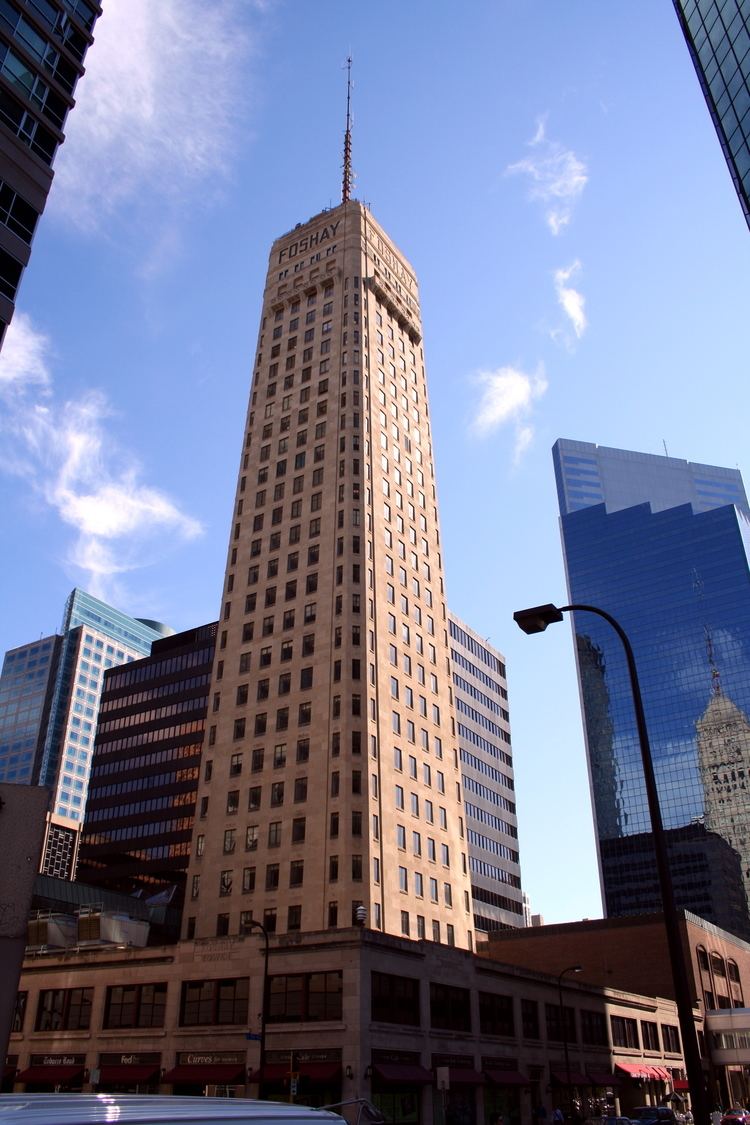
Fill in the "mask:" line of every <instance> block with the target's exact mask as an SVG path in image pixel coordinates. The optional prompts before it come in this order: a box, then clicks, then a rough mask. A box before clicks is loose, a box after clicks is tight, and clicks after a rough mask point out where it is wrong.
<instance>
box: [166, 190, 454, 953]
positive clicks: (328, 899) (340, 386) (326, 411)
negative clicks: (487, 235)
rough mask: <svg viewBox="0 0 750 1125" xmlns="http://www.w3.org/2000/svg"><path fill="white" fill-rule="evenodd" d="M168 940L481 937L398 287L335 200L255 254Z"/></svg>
mask: <svg viewBox="0 0 750 1125" xmlns="http://www.w3.org/2000/svg"><path fill="white" fill-rule="evenodd" d="M220 617H221V620H220V622H219V639H218V646H217V653H216V660H215V664H214V670H213V679H212V686H211V693H210V699H209V715H208V730H207V736H206V743H205V745H204V751H203V768H202V776H201V783H200V788H199V793H198V807H197V817H196V826H195V832H194V840H193V854H192V857H191V862H190V868H189V875H188V899H187V903H186V909H185V915H186V916H185V920H184V928H183V933H184V936H185V937H186V938H187V939H192V938H199V939H200V938H209V937H225V936H235V935H242V934H243V933H246V932H248V931H249V929H250V928H251V927H250V923H251V920H252V919H256V920H260V921H262V922H263V924H264V926H265V928H266V929H267V931H268V932H271V933H273V932H277V933H280V934H283V933H287V934H289V933H294V932H300V931H303V932H310V931H315V930H325V929H331V928H336V927H339V926H343V927H346V926H349V925H351V924H352V921H353V920H356V917H357V909H358V907H360V906H363V907H364V910H365V912H366V915H365V917H366V925H367V926H368V927H370V928H372V929H375V930H381V931H383V932H385V933H390V934H394V935H397V936H403V937H411V938H429V939H430V940H433V941H440V942H443V943H445V944H448V945H455V946H457V947H460V948H464V949H471V948H472V946H473V932H472V922H471V917H472V915H471V897H470V896H471V885H470V877H469V872H468V860H467V843H466V828H465V819H464V810H463V803H462V792H461V775H460V769H459V763H458V755H457V744H456V740H455V737H454V733H453V732H454V729H455V727H454V715H453V704H452V698H451V688H450V672H449V646H448V634H447V615H446V608H445V596H444V590H443V567H442V560H441V548H440V532H439V527H438V509H437V498H436V492H435V475H434V467H433V457H432V442H431V433H430V422H429V412H428V406H427V385H426V382H425V371H424V358H423V352H422V328H421V321H420V312H419V297H418V289H417V281H416V278H415V275H414V272H413V270H412V268H411V266H410V265H409V263H408V262H407V261H406V259H405V258H404V257H403V255H402V254H401V253H400V252H399V251H398V250H397V249H396V247H395V246H394V245H393V243H392V242H391V241H390V239H389V238H388V236H387V235H386V234H385V233H384V231H383V230H382V229H381V228H380V227H379V226H378V224H377V223H376V222H375V221H374V220H373V218H372V216H371V215H370V213H369V211H368V210H367V209H366V208H365V207H364V206H362V204H360V203H358V202H354V201H352V202H347V203H344V204H342V205H340V206H338V207H336V208H333V209H331V210H328V211H323V212H321V213H320V214H319V215H316V216H315V217H314V218H312V219H311V220H310V221H309V222H307V223H305V224H299V225H298V226H297V227H295V229H294V230H293V231H292V232H291V233H289V234H286V235H284V236H283V237H281V238H279V239H277V241H276V242H275V243H274V244H273V247H272V249H271V255H270V262H269V269H268V276H267V279H266V287H265V293H264V298H263V308H262V313H261V324H260V332H259V339H258V348H257V355H256V360H255V367H254V375H253V382H252V391H251V397H250V404H249V410H248V416H247V422H246V426H245V434H244V440H243V449H242V455H241V461H240V469H239V477H238V483H237V492H236V497H235V502H234V513H233V519H232V526H231V531H230V539H229V550H228V556H227V567H226V576H225V583H224V595H223V603H222V607H221V614H220Z"/></svg>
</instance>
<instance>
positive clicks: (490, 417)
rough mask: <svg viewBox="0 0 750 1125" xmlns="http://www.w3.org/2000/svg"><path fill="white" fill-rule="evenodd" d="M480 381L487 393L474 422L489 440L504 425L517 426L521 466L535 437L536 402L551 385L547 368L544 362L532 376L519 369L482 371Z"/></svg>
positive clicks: (516, 456) (517, 454) (516, 460)
mask: <svg viewBox="0 0 750 1125" xmlns="http://www.w3.org/2000/svg"><path fill="white" fill-rule="evenodd" d="M476 381H477V382H478V383H479V385H480V386H481V387H483V391H482V396H481V398H480V400H479V405H478V407H477V411H476V414H475V417H474V421H473V429H474V431H475V432H476V433H477V434H479V436H480V437H485V436H487V435H488V434H490V433H492V432H493V430H497V429H499V428H500V427H501V426H505V425H508V424H510V425H513V427H514V429H515V446H514V453H513V460H514V463H515V464H518V463H519V461H520V460H521V457H522V456H523V454H524V453H525V452H526V450H527V449H528V447H529V445H530V444H531V441H532V439H533V437H534V428H533V426H532V424H531V422H530V421H529V419H530V417H531V414H532V412H533V407H534V403H535V401H536V400H537V399H540V398H541V397H542V396H543V395H544V394H545V392H546V390H547V387H548V385H549V384H548V382H547V377H546V375H545V371H544V365H543V364H541V363H540V364H539V366H538V367H537V369H536V371H534V372H532V373H531V374H527V373H526V372H524V371H522V370H521V369H520V368H518V367H499V368H497V370H496V371H482V372H480V373H479V375H478V376H477V378H476Z"/></svg>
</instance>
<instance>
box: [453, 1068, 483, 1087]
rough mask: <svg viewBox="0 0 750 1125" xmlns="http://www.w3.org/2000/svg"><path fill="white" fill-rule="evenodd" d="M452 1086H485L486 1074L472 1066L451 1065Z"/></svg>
mask: <svg viewBox="0 0 750 1125" xmlns="http://www.w3.org/2000/svg"><path fill="white" fill-rule="evenodd" d="M448 1071H449V1075H448V1076H449V1079H450V1084H451V1086H483V1085H484V1075H483V1074H480V1073H479V1071H478V1070H472V1068H471V1067H470V1066H466V1067H464V1066H451V1067H449V1068H448Z"/></svg>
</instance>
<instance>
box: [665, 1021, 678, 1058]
mask: <svg viewBox="0 0 750 1125" xmlns="http://www.w3.org/2000/svg"><path fill="white" fill-rule="evenodd" d="M661 1039H662V1043H663V1044H664V1051H665V1053H669V1054H674V1055H678V1054H679V1053H680V1031H679V1028H677V1027H673V1026H672V1025H671V1024H667V1023H663V1024H662V1025H661Z"/></svg>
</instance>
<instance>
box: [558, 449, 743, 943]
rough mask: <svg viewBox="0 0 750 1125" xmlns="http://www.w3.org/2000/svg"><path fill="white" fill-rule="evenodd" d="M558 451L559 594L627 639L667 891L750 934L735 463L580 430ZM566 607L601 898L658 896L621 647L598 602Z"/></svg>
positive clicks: (650, 901)
mask: <svg viewBox="0 0 750 1125" xmlns="http://www.w3.org/2000/svg"><path fill="white" fill-rule="evenodd" d="M554 460H555V470H556V476H557V484H558V493H559V496H560V501H561V520H562V532H563V544H564V551H565V561H566V567H567V574H568V589H569V596H570V600H571V601H572V602H577V603H588V604H592V605H595V606H598V607H600V608H601V609H604V610H606V611H607V612H609V613H611V614H612V615H613V616H614V617H615V618H617V620H618V621H619V622H620V623H621V624H622V626H623V628H624V629H625V631H626V632H627V634H628V636H629V637H630V640H631V643H632V645H633V649H634V652H635V657H636V662H637V666H638V672H639V677H640V681H641V688H642V692H643V697H644V706H645V711H646V719H647V723H648V728H649V736H650V739H651V745H652V753H653V758H654V766H655V772H656V778H657V785H658V788H659V797H660V801H661V808H662V816H663V820H664V827H665V829H666V830H667V838H668V847H669V849H670V856H671V860H672V867H673V875H674V878H675V893H676V897H677V900H678V905H680V906H683V907H685V908H687V909H690V910H692V911H693V912H694V913H697V914H700V915H701V916H703V917H705V918H708V920H709V921H713V922H715V923H716V924H718V925H720V926H722V927H724V928H726V929H730V930H732V931H734V932H735V933H739V934H740V935H742V936H745V937H747V936H750V920H749V919H748V906H747V900H748V891H750V834H746V828H747V826H748V825H750V792H749V791H748V777H749V776H750V573H749V571H748V560H747V550H746V544H747V538H746V534H747V533H746V529H747V520H748V510H747V500H746V497H745V494H744V489H743V488H742V481H741V478H740V475H739V473H737V472H736V471H733V470H727V469H720V468H714V467H712V466H705V465H691V464H689V463H688V462H685V461H678V460H677V459H674V458H668V457H655V456H651V455H644V454H635V453H629V452H627V451H624V450H610V449H604V448H598V447H596V446H591V445H586V444H585V443H580V442H566V441H560V442H558V443H557V444H556V445H555V449H554ZM582 468H583V469H585V470H586V472H587V474H589V475H587V476H586V477H585V478H583V479H585V482H586V483H585V484H581V480H582V477H581V475H580V474H581V469H582ZM650 489H653V495H654V497H655V499H654V502H653V503H650V502H649V501H648V494H649V490H650ZM670 489H671V491H672V497H673V504H672V506H669V504H668V500H669V490H670ZM586 496H590V501H589V504H590V506H582V505H583V503H584V498H585V497H586ZM730 497H734V499H735V502H734V503H727V502H726V501H727V500H728V499H729V498H730ZM628 501H630V504H629V503H628ZM574 623H575V640H576V655H577V662H578V673H579V683H580V690H581V698H582V703H583V710H584V719H585V731H586V740H587V747H588V755H589V773H590V780H591V787H592V794H593V801H594V810H595V819H596V828H597V836H598V840H599V858H600V868H601V876H602V885H603V891H604V898H605V907H606V911H607V913H608V914H631V913H640V912H643V911H648V910H650V909H656V908H658V906H659V896H658V884H657V879H656V872H655V867H654V859H653V852H652V848H651V842H650V834H649V833H650V821H649V816H648V807H647V800H646V793H645V788H644V783H643V771H642V765H641V757H640V748H639V743H638V737H637V732H636V726H635V718H634V714H633V709H632V700H631V693H630V686H629V681H628V675H627V668H626V664H625V657H624V653H623V651H622V647H621V645H620V642H619V640H618V638H617V637H616V635H615V634H614V633H613V632H612V630H611V629H610V627H609V626H608V625H607V624H606V622H604V621H603V620H601V619H600V618H598V617H596V616H594V615H593V614H585V613H577V614H576V615H575V618H574Z"/></svg>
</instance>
